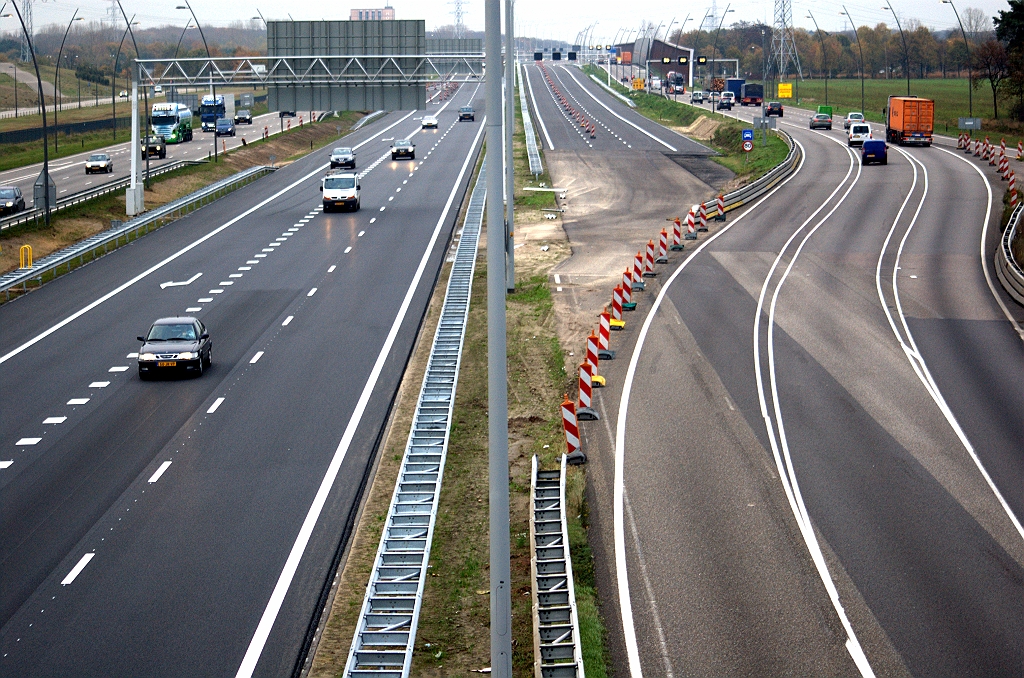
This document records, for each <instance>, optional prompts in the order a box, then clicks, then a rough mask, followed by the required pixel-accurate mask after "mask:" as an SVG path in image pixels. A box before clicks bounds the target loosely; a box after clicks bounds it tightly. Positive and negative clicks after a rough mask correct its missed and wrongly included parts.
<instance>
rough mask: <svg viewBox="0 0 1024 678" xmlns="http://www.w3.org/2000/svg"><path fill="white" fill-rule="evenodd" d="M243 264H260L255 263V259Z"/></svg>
mask: <svg viewBox="0 0 1024 678" xmlns="http://www.w3.org/2000/svg"><path fill="white" fill-rule="evenodd" d="M245 263H247V264H258V263H260V262H258V261H256V260H255V259H250V260H249V261H247V262H245ZM239 270H241V269H239Z"/></svg>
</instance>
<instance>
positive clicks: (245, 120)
mask: <svg viewBox="0 0 1024 678" xmlns="http://www.w3.org/2000/svg"><path fill="white" fill-rule="evenodd" d="M235 124H236V125H251V124H252V113H250V112H249V110H248V109H245V108H240V109H239V110H238V112H237V113H235Z"/></svg>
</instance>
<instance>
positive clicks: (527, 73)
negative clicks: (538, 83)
mask: <svg viewBox="0 0 1024 678" xmlns="http://www.w3.org/2000/svg"><path fill="white" fill-rule="evenodd" d="M523 74H524V75H525V76H526V89H528V90H529V91H530V98H531V99H533V114H534V115H535V116H536V117H537V122H539V123H540V129H541V131H542V132H544V139H545V140H546V141H547V142H548V150H551V151H553V150H555V145H554V144H553V143H552V142H551V135H550V134H548V128H547V125H545V124H544V117H543V116H542V115H541V114H540V105H539V104H538V103H537V97H536V96H534V94H533V83H532V82H530V70H529V67H528V66H523ZM541 150H543V149H541Z"/></svg>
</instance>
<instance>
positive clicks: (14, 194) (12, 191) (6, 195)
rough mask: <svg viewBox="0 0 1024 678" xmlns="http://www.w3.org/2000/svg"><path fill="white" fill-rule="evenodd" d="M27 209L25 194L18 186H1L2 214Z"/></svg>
mask: <svg viewBox="0 0 1024 678" xmlns="http://www.w3.org/2000/svg"><path fill="white" fill-rule="evenodd" d="M23 209H25V196H23V195H22V194H21V189H20V188H18V187H17V186H0V214H14V213H15V212H20V211H21V210H23Z"/></svg>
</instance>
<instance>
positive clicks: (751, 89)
mask: <svg viewBox="0 0 1024 678" xmlns="http://www.w3.org/2000/svg"><path fill="white" fill-rule="evenodd" d="M762 103H764V85H756V84H754V83H752V82H748V83H745V84H744V85H743V86H742V87H740V104H742V105H744V106H760V105H761V104H762Z"/></svg>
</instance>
